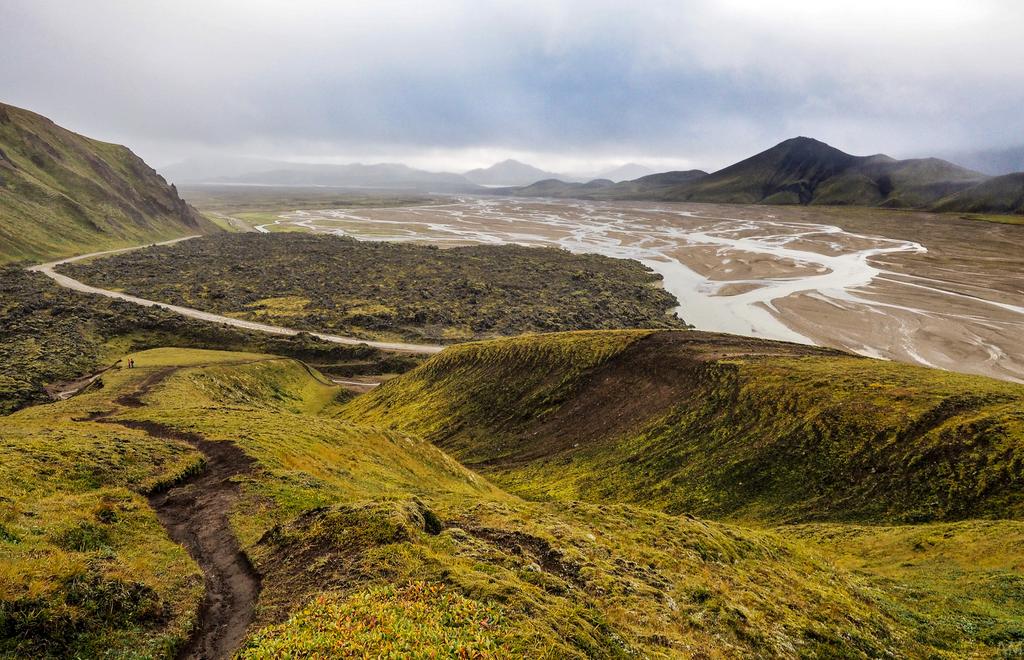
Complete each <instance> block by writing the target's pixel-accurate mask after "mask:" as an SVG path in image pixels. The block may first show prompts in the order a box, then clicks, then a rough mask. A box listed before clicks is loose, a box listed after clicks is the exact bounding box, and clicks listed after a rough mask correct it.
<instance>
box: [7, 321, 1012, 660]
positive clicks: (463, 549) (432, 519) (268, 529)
mask: <svg viewBox="0 0 1024 660" xmlns="http://www.w3.org/2000/svg"><path fill="white" fill-rule="evenodd" d="M643 337H644V333H593V334H591V335H589V336H587V337H585V339H586V340H587V341H584V342H582V343H580V342H576V341H574V339H575V338H574V337H569V338H567V339H565V341H564V344H563V345H562V348H558V346H557V342H555V344H551V345H550V346H549V347H547V348H543V347H542V349H541V350H542V351H547V353H548V355H550V356H551V357H556V356H557V355H558V354H559V353H562V354H565V355H566V356H567V358H565V359H561V360H559V361H558V362H559V364H560V365H561V368H560V372H559V373H560V375H561V379H560V380H558V382H555V381H552V382H551V383H550V384H549V386H548V387H547V389H551V388H550V385H554V386H555V389H558V385H559V383H561V385H563V386H569V385H570V384H571V381H572V378H571V375H572V374H573V373H577V370H578V368H580V367H584V366H586V365H595V364H602V363H607V362H608V359H609V358H610V357H612V356H613V355H615V354H616V351H621V350H622V349H624V348H628V347H630V346H635V345H636V344H637V343H638V341H640V340H642V338H643ZM511 343H515V342H514V341H513V342H511ZM546 343H548V342H546ZM577 343H579V345H578V346H572V344H577ZM460 350H462V351H465V350H472V348H471V347H467V348H466V349H460ZM534 354H535V351H534V350H533V349H529V348H528V347H525V346H524V347H523V351H522V355H523V357H529V356H532V355H534ZM137 358H138V362H139V364H140V365H143V366H142V367H140V368H138V369H135V370H118V371H115V372H112V373H111V374H110V376H109V378H108V379H107V385H106V387H104V388H103V389H100V390H93V391H91V392H88V393H86V394H83V395H81V396H79V397H76V398H74V399H71V400H69V401H66V402H62V403H58V404H52V405H48V406H41V407H36V408H30V409H27V410H24V411H21V412H19V413H16V414H15V415H12V416H9V417H7V418H4V422H5V423H4V425H3V426H2V428H0V441H2V442H3V444H4V451H3V452H0V474H3V475H4V479H2V480H0V497H2V498H3V499H2V500H0V502H2V503H3V507H4V508H3V509H2V510H0V511H2V518H0V522H2V525H3V526H2V528H0V531H2V534H0V559H2V560H3V561H0V567H2V569H0V570H2V572H3V575H2V577H3V579H2V580H0V651H2V652H4V653H8V654H11V655H22V656H25V655H32V656H34V657H40V656H64V657H66V656H69V655H82V656H89V655H95V654H96V653H98V652H100V651H101V650H102V651H103V652H105V653H108V654H111V655H114V656H119V655H130V654H132V653H137V654H142V655H152V656H156V657H170V656H172V655H173V654H174V653H175V651H176V649H179V648H181V644H182V643H183V640H184V638H185V637H186V636H187V634H188V632H187V631H188V629H189V625H190V623H191V622H193V621H194V620H195V618H196V616H197V606H198V601H199V596H200V593H199V589H198V586H199V582H198V581H197V570H196V568H195V566H194V564H193V563H192V561H191V560H190V559H189V557H188V555H187V554H186V553H185V551H184V550H183V549H182V548H181V547H179V546H177V545H175V544H173V543H170V542H169V541H167V539H166V537H165V535H164V532H163V530H162V529H161V528H160V526H159V524H158V521H157V518H156V516H155V515H154V514H153V511H152V510H151V509H150V508H149V507H148V506H147V502H146V498H145V496H146V494H148V493H151V492H153V491H154V490H156V491H159V490H160V489H161V488H166V486H167V484H168V482H169V481H170V480H173V479H176V478H177V479H182V478H185V479H188V478H190V477H189V475H199V474H202V471H203V470H204V469H210V468H209V467H206V468H203V467H202V465H201V464H200V462H199V459H200V454H199V452H197V451H196V450H195V449H193V448H192V447H190V446H189V444H187V443H186V442H184V441H183V440H182V439H179V438H192V439H193V441H194V442H196V441H197V440H196V439H197V438H201V439H202V440H201V442H202V443H205V445H207V446H204V447H203V451H204V452H208V451H211V447H222V448H230V447H235V448H237V449H239V450H241V451H242V452H244V455H245V456H246V457H247V459H246V460H247V461H251V465H250V467H249V468H248V469H247V470H246V471H245V472H244V473H241V474H238V475H236V476H234V477H233V478H232V481H233V482H234V483H236V484H237V500H236V501H235V503H234V504H233V505H232V506H231V508H230V510H229V511H228V515H229V517H230V522H231V528H232V529H233V530H234V532H235V533H236V534H237V537H238V542H239V546H240V548H241V549H242V551H244V552H245V553H246V554H247V555H248V557H249V558H250V559H251V562H252V566H253V569H254V570H255V571H256V572H257V574H258V576H259V581H260V584H261V588H260V592H259V603H258V607H257V608H256V611H255V621H254V623H253V625H252V626H251V627H250V628H249V631H248V632H249V635H248V642H247V644H246V646H245V648H244V651H243V653H244V655H245V656H246V657H254V658H261V657H277V654H279V653H280V652H298V651H299V650H305V651H307V652H310V653H320V654H321V655H322V656H323V657H330V656H332V655H334V654H335V653H337V652H338V650H337V649H338V648H339V645H342V644H346V645H348V646H347V647H346V648H348V649H349V650H350V651H351V652H352V653H355V654H356V655H362V654H369V655H371V656H377V655H378V654H381V653H386V652H392V653H400V652H401V651H402V650H403V649H411V648H413V647H415V648H416V649H417V651H419V652H421V653H424V654H429V652H431V651H433V652H435V653H443V652H447V653H453V652H454V653H456V654H458V653H459V652H460V649H461V650H463V651H465V652H466V653H467V654H469V653H470V652H471V651H474V650H486V651H488V652H490V653H493V654H494V655H496V656H524V655H525V656H530V657H585V656H589V657H635V656H638V655H639V656H651V657H666V656H680V655H687V656H707V657H719V656H737V655H760V656H772V657H797V656H819V657H822V656H836V655H852V656H880V655H885V654H889V653H896V654H901V655H937V656H939V657H942V656H946V657H955V656H957V655H960V654H962V653H969V652H975V651H984V650H986V648H987V647H986V645H989V646H991V647H998V646H999V645H1000V644H1004V646H1005V642H993V643H991V644H990V643H989V642H987V641H985V640H983V639H981V638H980V636H978V635H974V634H973V633H964V632H963V630H960V629H959V628H958V627H957V626H958V625H959V623H960V622H959V621H954V622H952V623H946V622H942V621H937V622H936V623H934V624H933V623H931V622H925V621H922V620H921V619H920V615H919V613H918V612H917V611H916V610H911V609H908V606H907V605H905V604H903V602H902V601H901V600H900V598H901V597H900V586H899V585H884V584H880V583H875V582H873V581H871V580H868V579H866V578H864V577H862V576H857V575H854V574H852V573H849V572H846V571H843V570H839V569H836V568H835V567H833V566H832V565H831V564H830V562H829V561H828V560H827V559H826V558H825V556H824V555H823V554H821V553H820V552H818V551H816V550H813V549H811V548H810V547H805V546H803V545H801V544H800V543H794V542H791V541H787V540H785V539H784V538H783V537H782V536H780V535H778V534H776V533H773V532H771V531H763V530H755V529H747V528H743V527H736V526H731V525H727V524H721V523H715V522H710V521H702V520H698V519H695V518H692V517H688V516H670V515H665V514H662V513H658V512H655V511H651V510H649V509H644V508H638V507H633V506H628V505H612V506H603V505H602V506H599V505H592V504H585V503H579V502H551V503H531V502H524V501H522V500H520V499H518V498H516V497H514V496H510V495H508V494H506V493H504V492H502V491H501V490H499V489H498V488H496V487H495V486H493V485H492V484H490V483H489V482H488V481H486V480H485V479H483V478H481V477H479V476H478V475H476V474H474V473H472V472H470V471H468V470H466V469H465V468H463V467H462V466H461V465H459V464H458V463H456V462H455V461H454V460H452V459H451V458H449V457H448V456H447V455H446V454H444V453H442V452H441V451H440V450H438V449H437V448H435V447H433V446H432V445H430V444H428V443H426V442H424V441H423V440H422V439H421V438H418V437H416V436H415V435H410V434H408V433H405V432H402V431H397V430H394V429H387V428H381V427H379V426H372V425H366V424H363V423H356V422H353V421H351V420H349V419H331V418H327V417H324V416H319V415H317V412H318V411H321V410H325V409H332V408H333V406H332V405H331V401H332V399H333V398H334V396H335V395H336V390H335V389H334V388H331V387H329V386H326V385H324V384H322V383H321V382H319V381H318V380H317V379H315V378H314V377H312V375H311V374H310V373H309V372H308V371H307V370H306V369H305V368H303V367H302V366H301V365H299V364H298V363H296V362H293V361H289V360H281V359H274V358H271V357H268V356H260V355H251V354H238V353H216V352H209V351H180V350H174V351H172V350H157V351H150V352H147V353H143V354H139V355H138V356H137ZM580 373H582V372H580ZM543 381H544V379H542V378H541V379H537V378H534V379H533V380H532V382H533V386H534V389H535V390H536V392H537V394H538V395H539V394H540V393H541V392H542V391H543V390H545V385H544V382H543ZM563 381H564V382H563ZM501 387H502V386H501V385H500V384H498V385H495V388H496V389H500V388H501ZM175 434H177V435H175ZM223 451H224V452H227V449H224V450H223ZM227 453H228V454H230V453H231V452H227ZM442 603H444V604H447V605H448V607H445V608H443V609H439V604H442ZM1014 616H1015V615H1013V614H1012V613H1011V614H1003V615H1001V618H1000V621H1001V622H1005V623H1006V625H1013V624H1015V622H1016V621H1017V619H1015V618H1013V617H1014Z"/></svg>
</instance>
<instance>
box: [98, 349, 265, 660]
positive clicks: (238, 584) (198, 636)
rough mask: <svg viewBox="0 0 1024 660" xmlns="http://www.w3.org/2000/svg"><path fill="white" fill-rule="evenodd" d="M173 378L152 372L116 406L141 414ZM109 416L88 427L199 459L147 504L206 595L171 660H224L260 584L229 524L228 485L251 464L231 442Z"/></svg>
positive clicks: (240, 635) (234, 493)
mask: <svg viewBox="0 0 1024 660" xmlns="http://www.w3.org/2000/svg"><path fill="white" fill-rule="evenodd" d="M175 371H176V368H166V369H158V370H156V371H154V372H153V373H152V374H150V375H148V376H147V377H146V378H145V379H144V380H143V381H142V383H140V385H139V387H138V388H136V389H135V390H134V391H132V392H130V393H129V394H125V395H122V396H121V397H119V398H118V399H116V400H115V402H116V403H117V404H118V405H121V406H125V407H130V408H137V407H142V406H144V405H145V402H144V401H143V400H142V398H143V397H144V396H145V395H146V394H148V393H149V392H150V391H151V390H152V389H153V388H154V387H156V386H157V385H158V384H159V383H161V382H163V381H164V380H166V379H167V378H168V377H169V376H170V375H171V374H173V373H174V372H175ZM115 412H116V411H111V412H105V413H99V414H98V415H94V416H93V417H92V420H93V421H98V422H103V423H107V424H118V425H120V426H124V427H127V428H131V429H136V430H139V431H143V432H145V433H147V434H149V435H150V436H152V437H155V438H161V439H164V440H175V441H180V442H186V443H188V444H190V445H192V446H193V447H195V448H196V449H198V450H199V451H200V452H202V454H203V457H204V459H205V461H204V466H203V469H202V470H201V471H200V472H199V473H197V474H192V475H188V476H186V477H185V478H184V479H182V480H181V481H179V482H178V483H177V484H175V485H174V486H172V487H170V488H168V489H167V490H163V491H158V492H155V493H152V494H150V496H149V503H150V506H152V507H153V509H154V510H155V511H156V514H157V518H158V519H159V520H160V522H161V524H163V526H164V527H165V528H166V529H167V533H168V535H169V536H170V537H171V538H172V539H173V540H174V541H176V542H178V543H180V544H182V545H183V546H184V547H185V548H186V549H187V550H188V552H189V554H190V555H191V556H192V558H193V559H194V560H195V561H196V563H197V564H199V567H200V569H202V571H203V577H204V582H205V585H204V586H205V594H204V597H203V602H202V605H201V606H200V610H199V621H198V626H197V627H196V628H195V629H194V630H193V632H192V636H191V637H190V639H189V641H188V643H187V644H186V645H185V646H184V647H183V648H182V649H181V651H180V652H179V654H178V657H179V658H188V659H190V660H191V659H193V658H195V659H200V658H203V659H205V658H227V657H231V656H232V655H233V654H234V652H235V651H237V650H238V648H239V646H240V645H241V643H242V641H243V639H244V638H245V634H246V632H247V631H248V629H249V626H250V625H251V624H252V622H253V620H254V618H255V607H256V601H257V598H258V596H259V593H260V576H259V575H258V574H257V572H256V570H255V569H254V568H253V566H252V564H251V563H250V561H249V558H248V557H247V556H246V555H245V553H243V552H242V551H241V549H240V546H239V543H238V538H237V537H236V536H235V533H234V531H233V530H232V529H231V524H230V522H229V520H228V515H229V514H230V512H231V510H232V508H233V507H234V505H235V502H236V501H237V500H238V484H237V483H235V482H234V481H232V478H233V477H236V476H238V475H240V474H246V473H248V472H251V471H252V470H253V466H254V461H253V460H252V459H251V458H250V457H248V456H247V455H246V454H245V453H244V452H243V451H242V450H241V449H239V448H238V447H237V446H236V445H234V444H233V443H231V442H224V441H217V442H214V441H211V440H207V439H206V438H204V437H202V436H201V435H199V434H196V433H187V432H182V431H177V430H175V429H172V428H170V427H168V426H164V425H163V424H159V423H156V422H149V421H141V420H129V419H117V418H115V417H113V415H114V414H115Z"/></svg>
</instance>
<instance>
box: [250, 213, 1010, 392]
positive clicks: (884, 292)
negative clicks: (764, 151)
mask: <svg viewBox="0 0 1024 660" xmlns="http://www.w3.org/2000/svg"><path fill="white" fill-rule="evenodd" d="M273 224H279V225H283V226H285V227H289V228H292V227H296V226H297V227H302V228H305V229H308V230H310V231H318V232H332V233H338V234H345V235H350V236H355V237H357V238H363V239H372V240H397V241H420V242H428V243H436V244H439V245H445V246H451V245H465V244H469V243H519V244H525V245H552V246H557V247H562V248H565V249H568V250H571V251H573V252H596V253H600V254H605V255H609V256H614V257H626V258H633V259H638V260H640V261H642V262H643V263H645V264H647V265H648V266H650V267H651V268H653V269H654V270H656V271H657V272H658V273H660V274H661V275H662V276H663V277H664V285H665V288H666V289H668V290H669V291H670V292H672V293H673V294H675V295H676V297H677V298H678V299H679V301H680V307H679V309H678V313H679V315H680V317H682V318H683V319H685V320H686V321H688V322H690V323H692V324H693V325H695V326H696V327H697V328H700V329H702V330H715V331H722V332H732V333H737V334H743V335H750V336H758V337H768V338H773V339H783V340H788V341H796V342H801V343H808V344H819V345H826V346H833V347H837V348H844V349H847V350H851V351H854V352H858V353H861V354H864V355H871V356H875V357H884V358H888V359H896V360H902V361H908V362H916V363H919V364H924V365H929V366H937V367H942V368H946V369H953V370H957V371H965V372H969V373H981V374H986V375H990V376H995V377H998V378H1004V379H1011V380H1021V381H1024V255H1022V250H1021V249H1020V246H1021V245H1022V244H1024V227H1015V226H1009V225H993V224H989V223H982V222H977V221H968V220H960V219H957V218H953V217H949V216H935V215H930V214H921V213H896V212H890V211H882V210H873V209H836V208H828V209H817V208H810V207H799V208H789V207H762V206H731V205H707V204H653V203H625V202H623V203H597V202H579V201H535V200H529V201H527V200H510V199H491V198H461V199H458V200H455V201H454V202H453V203H452V204H445V205H436V206H429V207H407V208H387V209H361V210H358V211H350V210H322V211H295V212H292V213H286V214H282V215H281V217H280V218H279V219H278V221H277V223H273ZM271 228H272V225H265V226H263V229H264V230H269V229H271ZM278 228H283V227H278Z"/></svg>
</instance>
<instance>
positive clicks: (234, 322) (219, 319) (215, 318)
mask: <svg viewBox="0 0 1024 660" xmlns="http://www.w3.org/2000/svg"><path fill="white" fill-rule="evenodd" d="M192 238H198V235H196V236H183V237H181V238H175V239H173V240H170V241H163V242H161V243H155V244H147V245H137V246H135V247H129V248H121V249H118V250H104V251H102V252H90V253H89V254H81V255H78V256H77V257H68V258H67V259H60V260H59V261H51V262H49V263H45V264H39V265H36V266H31V267H29V269H28V270H30V271H33V272H37V273H43V274H44V275H46V276H47V277H49V278H50V279H52V280H53V281H54V282H56V283H57V284H59V285H61V286H63V287H66V288H68V289H73V290H75V291H81V292H83V293H95V294H98V295H101V296H106V297H108V298H116V299H118V300H126V301H128V302H131V303H135V304H136V305H142V306H143V307H163V308H164V309H169V310H171V311H172V312H176V313H178V314H181V315H182V316H188V317H191V318H194V319H200V320H202V321H211V322H213V323H224V324H226V325H231V326H234V327H236V328H244V329H246V330H256V331H257V332H266V333H269V334H273V335H286V336H292V335H297V334H299V332H301V331H300V330H295V329H293V328H284V327H281V326H278V325H268V324H266V323H256V322H255V321H246V320H244V319H234V318H231V317H230V316H221V315H219V314H211V313H210V312H204V311H202V310H198V309H192V308H191V307H180V306H178V305H168V304H167V303H162V302H157V301H155V300H147V299H145V298H139V297H137V296H131V295H128V294H127V293H121V292H119V291H110V290H109V289H100V288H98V287H94V286H89V285H88V284H85V283H84V282H80V281H78V280H76V279H74V278H71V277H68V276H67V275H64V274H61V273H58V272H57V271H55V270H54V268H56V267H57V266H60V265H61V264H69V263H71V262H74V261H82V260H83V259H91V258H92V257H100V256H103V255H107V254H116V253H119V252H130V251H132V250H138V249H140V248H144V247H149V246H150V245H172V244H174V243H180V242H181V241H187V240H189V239H192ZM309 334H310V335H313V336H314V337H316V338H318V339H322V340H323V341H328V342H331V343H334V344H350V345H356V344H366V345H367V346H372V347H374V348H379V349H381V350H383V351H395V352H400V353H419V354H423V355H430V354H433V353H439V352H441V350H443V349H444V346H438V345H435V344H405V343H401V342H387V341H367V340H365V339H357V338H356V337H343V336H341V335H329V334H325V333H322V332H309Z"/></svg>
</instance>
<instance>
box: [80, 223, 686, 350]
mask: <svg viewBox="0 0 1024 660" xmlns="http://www.w3.org/2000/svg"><path fill="white" fill-rule="evenodd" d="M66 270H67V272H68V273H69V274H72V275H73V276H74V277H76V278H79V279H82V280H84V281H87V282H89V283H91V284H95V285H98V286H104V287H106V288H117V289H124V290H127V291H130V292H132V293H135V294H137V295H142V296H145V297H148V298H150V299H152V300H160V301H164V302H168V303H174V304H180V305H187V306H192V307H197V308H199V309H205V310H210V311H215V312H218V313H221V314H230V315H237V316H240V317H245V318H250V319H254V320H258V321H266V322H271V323H278V324H282V325H287V326H289V327H296V328H301V329H306V330H315V331H331V332H336V333H345V334H352V335H355V336H359V337H366V338H374V339H376V338H402V339H407V340H413V341H428V342H435V341H454V340H465V339H472V338H479V337H493V336H501V335H511V334H519V333H522V332H535V331H555V330H578V329H591V328H602V329H612V328H628V327H660V328H670V327H677V328H678V327H684V324H683V322H682V321H680V320H679V319H677V318H675V316H674V315H670V314H669V313H670V310H671V309H672V308H673V307H675V306H676V301H675V299H674V298H673V297H672V295H671V294H669V293H668V292H666V291H665V290H664V289H661V288H660V287H658V286H657V284H658V282H659V281H660V276H658V275H657V274H656V273H654V272H652V271H651V270H650V269H648V268H646V267H645V266H643V265H641V264H639V263H638V262H635V261H631V260H624V259H612V258H609V257H603V256H599V255H574V254H569V253H567V252H565V251H562V250H555V249H547V248H525V247H520V246H515V245H503V246H472V247H461V248H453V249H448V250H440V249H438V248H436V247H433V246H425V245H412V244H401V243H398V244H396V243H374V242H360V241H355V240H352V239H347V238H342V237H337V236H324V235H309V234H299V233H290V232H289V233H284V234H271V235H268V234H237V235H223V236H216V237H209V238H203V239H197V240H192V241H186V242H184V243H179V244H177V245H172V246H161V247H155V248H150V249H146V250H138V251H135V252H131V253H126V254H121V255H114V256H111V257H109V258H104V259H99V260H95V261H92V262H90V263H80V264H70V265H68V266H67V267H66Z"/></svg>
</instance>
